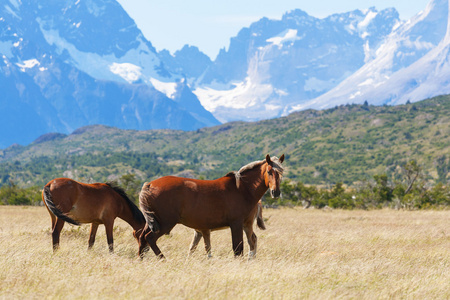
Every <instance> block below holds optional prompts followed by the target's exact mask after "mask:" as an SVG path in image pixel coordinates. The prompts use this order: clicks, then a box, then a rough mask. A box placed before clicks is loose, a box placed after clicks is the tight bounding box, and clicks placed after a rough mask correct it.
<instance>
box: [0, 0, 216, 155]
mask: <svg viewBox="0 0 450 300" xmlns="http://www.w3.org/2000/svg"><path fill="white" fill-rule="evenodd" d="M0 56H1V60H0V88H1V90H2V93H1V95H0V112H1V114H2V118H0V128H1V134H0V148H1V147H6V146H9V145H10V144H11V143H29V142H31V141H32V140H34V139H35V138H37V137H38V136H39V135H41V134H44V133H47V132H52V131H57V132H63V133H70V132H71V131H73V130H75V129H76V128H78V127H81V126H84V125H89V124H104V125H111V126H116V127H120V128H131V129H152V128H172V129H183V130H192V129H197V128H200V127H204V126H211V125H216V124H219V122H218V121H217V120H216V119H215V118H214V117H213V115H212V114H211V113H209V112H208V111H206V110H205V109H204V108H203V107H202V106H201V105H200V102H199V101H198V99H197V98H196V97H195V95H193V94H192V93H189V92H188V91H187V90H186V89H189V87H187V86H186V83H185V79H184V77H183V76H182V75H179V74H175V73H172V72H170V71H168V70H167V69H166V68H165V67H164V63H163V62H162V61H161V60H160V58H159V57H158V54H157V53H156V51H155V49H154V48H153V46H152V45H151V43H150V42H149V41H147V40H146V39H145V37H144V36H143V35H142V33H141V31H140V30H139V29H138V28H137V27H136V25H135V23H134V21H133V20H132V19H131V18H130V17H129V16H128V15H127V14H126V12H125V11H124V10H123V9H122V7H121V6H120V5H119V4H118V3H117V2H116V1H115V0H87V1H80V0H63V1H60V0H49V1H46V2H45V3H41V2H39V1H31V0H8V1H2V5H1V6H0ZM180 91H183V92H180ZM184 97H186V99H184ZM185 100H186V101H188V102H189V103H191V104H192V103H194V104H196V105H184V101H185Z"/></svg>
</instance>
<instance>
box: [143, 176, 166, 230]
mask: <svg viewBox="0 0 450 300" xmlns="http://www.w3.org/2000/svg"><path fill="white" fill-rule="evenodd" d="M147 185H148V183H144V186H143V187H142V190H141V193H140V194H139V206H140V207H141V209H142V211H143V213H144V218H145V221H146V222H147V224H148V227H149V228H150V230H151V231H153V232H154V233H157V232H159V230H160V228H161V226H160V225H159V222H158V221H157V220H156V215H155V213H154V212H153V211H151V210H150V207H149V206H148V205H147V204H146V203H147V201H146V198H147V197H151V193H150V191H149V190H148V189H146V186H147Z"/></svg>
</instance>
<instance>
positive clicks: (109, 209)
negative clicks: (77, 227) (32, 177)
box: [46, 178, 122, 223]
mask: <svg viewBox="0 0 450 300" xmlns="http://www.w3.org/2000/svg"><path fill="white" fill-rule="evenodd" d="M46 186H48V187H49V188H50V193H51V195H52V198H53V201H54V203H55V205H56V206H57V207H58V208H59V209H60V210H61V211H62V212H63V213H66V214H69V215H70V216H71V217H72V218H73V219H75V220H77V221H78V222H80V223H92V222H96V223H104V221H103V220H105V219H108V218H115V217H116V216H117V214H118V212H119V211H120V210H121V209H122V203H121V202H122V201H121V199H120V196H119V195H117V193H115V192H114V190H113V189H112V188H111V187H109V186H108V185H106V184H103V183H94V184H86V183H81V182H77V181H75V180H72V179H69V178H56V179H54V180H52V181H50V182H49V183H48V184H47V185H46Z"/></svg>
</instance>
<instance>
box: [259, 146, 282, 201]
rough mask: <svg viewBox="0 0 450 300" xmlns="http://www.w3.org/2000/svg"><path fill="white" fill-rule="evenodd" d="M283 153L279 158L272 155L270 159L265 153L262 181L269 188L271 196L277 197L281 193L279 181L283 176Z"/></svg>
mask: <svg viewBox="0 0 450 300" xmlns="http://www.w3.org/2000/svg"><path fill="white" fill-rule="evenodd" d="M283 161H284V154H283V155H281V157H280V158H277V157H276V156H274V157H273V158H272V159H271V158H270V155H269V154H267V155H266V169H265V172H264V181H265V183H266V186H268V187H269V189H270V196H271V197H272V198H278V197H279V196H280V195H281V191H280V183H281V179H282V177H283V166H282V165H281V164H282V163H283Z"/></svg>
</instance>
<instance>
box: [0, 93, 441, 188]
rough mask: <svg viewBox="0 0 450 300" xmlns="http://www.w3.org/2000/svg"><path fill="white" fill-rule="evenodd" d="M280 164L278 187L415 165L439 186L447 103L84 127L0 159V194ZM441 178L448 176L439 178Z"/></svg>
mask: <svg viewBox="0 0 450 300" xmlns="http://www.w3.org/2000/svg"><path fill="white" fill-rule="evenodd" d="M267 153H270V154H271V155H277V156H280V155H281V154H282V153H285V154H286V162H285V166H286V169H287V172H286V175H285V177H287V178H289V179H292V180H300V181H302V182H305V183H312V184H329V183H335V182H338V181H341V182H344V183H346V184H355V183H356V182H358V181H361V180H364V179H367V178H369V177H371V176H373V175H375V174H382V173H387V174H388V175H389V176H394V177H393V178H395V174H396V172H397V171H398V167H399V166H400V165H402V164H403V163H405V162H406V161H408V160H411V159H414V160H416V161H417V162H418V163H419V165H420V166H421V167H422V168H423V170H424V171H425V173H426V174H427V176H428V178H429V179H434V180H440V181H445V178H447V177H448V164H449V163H448V160H449V157H450V155H449V154H450V96H440V97H436V98H432V99H428V100H424V101H421V102H417V103H414V104H406V105H399V106H393V107H391V106H370V105H367V104H365V105H346V106H339V107H335V108H333V109H329V110H324V111H315V110H307V111H301V112H296V113H293V114H290V115H289V116H287V117H283V118H278V119H272V120H265V121H260V122H254V123H245V122H234V123H227V124H223V125H220V126H216V127H210V128H203V129H199V130H197V131H192V132H185V131H175V130H150V131H135V130H121V129H117V128H113V127H106V126H100V125H95V126H88V127H82V128H80V129H78V130H76V131H74V132H73V133H72V134H70V135H65V134H47V135H44V136H41V137H40V138H39V139H37V140H36V141H34V142H33V143H31V144H30V145H28V146H19V145H13V146H11V147H9V148H7V149H4V150H0V184H5V183H8V182H10V181H13V182H14V183H16V184H18V185H21V186H30V185H35V184H38V185H42V184H44V183H46V182H47V181H49V180H50V179H52V178H54V177H60V176H67V177H72V178H75V179H78V180H82V181H105V180H111V179H115V178H119V177H121V176H123V175H124V174H128V173H133V174H136V176H137V178H139V179H141V180H149V179H152V178H155V177H158V176H163V175H170V174H176V175H181V176H193V177H202V178H207V179H213V178H217V177H220V176H223V175H224V174H225V173H227V172H228V171H231V170H238V169H239V168H240V167H241V166H242V165H244V164H246V163H248V162H251V161H254V160H259V159H263V157H264V155H265V154H267ZM446 168H447V169H446Z"/></svg>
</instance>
